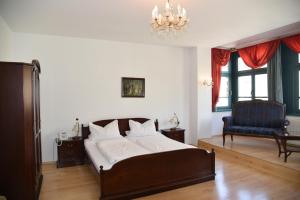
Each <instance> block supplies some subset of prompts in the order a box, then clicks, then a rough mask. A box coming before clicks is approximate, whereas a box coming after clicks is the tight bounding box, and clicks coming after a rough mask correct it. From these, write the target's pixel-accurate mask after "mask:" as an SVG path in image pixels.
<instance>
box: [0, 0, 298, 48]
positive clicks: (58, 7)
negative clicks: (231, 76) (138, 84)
mask: <svg viewBox="0 0 300 200" xmlns="http://www.w3.org/2000/svg"><path fill="white" fill-rule="evenodd" d="M177 2H178V3H180V4H181V5H182V6H183V7H185V8H186V9H187V12H188V17H189V18H190V24H189V26H188V28H187V30H186V32H184V33H182V34H180V35H179V36H177V37H175V38H172V39H162V38H159V37H158V36H157V35H156V34H155V33H152V32H151V29H150V25H149V22H150V19H151V11H152V9H153V7H154V5H156V4H157V5H158V6H163V5H164V3H165V0H106V1H104V0H26V1H20V0H0V16H2V17H3V19H4V20H5V21H6V22H7V24H8V26H9V27H10V28H11V30H12V31H14V32H24V33H37V34H48V35H60V36H71V37H81V38H93V39H103V40H115V41H125V42H138V43H147V44H167V45H179V46H201V45H202V46H208V47H212V46H220V45H223V44H227V47H228V46H234V45H235V43H234V41H238V40H240V39H243V38H248V37H250V36H253V35H256V34H259V33H263V32H267V31H270V30H273V29H277V28H279V27H283V26H286V25H289V24H293V23H296V22H300V11H299V8H300V0H284V1H283V0H177ZM297 28H298V29H299V30H300V27H299V23H298V25H296V29H297ZM277 34H281V33H277Z"/></svg>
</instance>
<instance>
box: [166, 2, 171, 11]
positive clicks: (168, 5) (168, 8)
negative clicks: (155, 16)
mask: <svg viewBox="0 0 300 200" xmlns="http://www.w3.org/2000/svg"><path fill="white" fill-rule="evenodd" d="M169 10H170V4H169V2H166V11H169Z"/></svg>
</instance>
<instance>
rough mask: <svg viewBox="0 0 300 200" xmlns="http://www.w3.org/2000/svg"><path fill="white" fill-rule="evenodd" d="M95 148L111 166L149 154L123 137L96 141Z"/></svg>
mask: <svg viewBox="0 0 300 200" xmlns="http://www.w3.org/2000/svg"><path fill="white" fill-rule="evenodd" d="M96 146H97V148H98V150H99V151H100V152H101V153H102V154H103V156H104V157H105V158H106V159H107V160H108V161H109V162H110V163H111V164H114V163H116V162H119V161H121V160H124V159H126V158H130V157H133V156H138V155H143V154H148V153H151V152H150V151H149V150H147V149H145V148H143V147H141V146H140V145H137V144H135V143H134V142H132V141H130V140H128V139H126V138H123V137H119V138H113V139H104V140H98V141H97V142H96Z"/></svg>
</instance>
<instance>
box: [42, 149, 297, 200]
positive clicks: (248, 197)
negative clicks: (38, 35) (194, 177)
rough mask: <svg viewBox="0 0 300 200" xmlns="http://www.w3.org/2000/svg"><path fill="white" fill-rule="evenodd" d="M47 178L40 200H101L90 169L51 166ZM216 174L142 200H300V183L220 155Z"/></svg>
mask: <svg viewBox="0 0 300 200" xmlns="http://www.w3.org/2000/svg"><path fill="white" fill-rule="evenodd" d="M43 174H44V182H43V185H42V190H41V194H40V200H57V199H59V200H96V199H98V198H99V189H98V183H97V178H96V177H95V176H94V173H93V171H92V169H91V168H90V166H87V165H83V166H77V167H69V168H61V169H57V168H56V166H55V165H54V164H47V165H44V166H43ZM216 174H217V175H216V180H215V181H209V182H205V183H201V184H196V185H193V186H189V187H184V188H180V189H176V190H172V191H168V192H164V193H159V194H156V195H151V196H147V197H143V198H140V199H144V200H154V199H155V200H156V199H170V200H185V199H188V200H193V199H197V200H199V199H205V200H210V199H211V200H215V199H226V200H235V199H237V200H252V199H259V200H268V199H273V200H276V199H300V184H299V183H295V182H290V181H286V180H284V179H281V178H278V177H274V176H270V175H268V174H265V173H263V172H260V171H258V170H257V169H254V168H250V167H247V166H245V165H243V163H241V162H240V161H239V160H236V159H233V158H231V157H228V156H226V155H222V154H219V155H218V154H217V159H216Z"/></svg>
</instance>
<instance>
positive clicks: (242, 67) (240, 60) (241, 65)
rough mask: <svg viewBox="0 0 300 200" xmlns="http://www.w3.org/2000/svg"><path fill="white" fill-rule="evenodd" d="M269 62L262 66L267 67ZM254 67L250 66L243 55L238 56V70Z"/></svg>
mask: <svg viewBox="0 0 300 200" xmlns="http://www.w3.org/2000/svg"><path fill="white" fill-rule="evenodd" d="M267 66H268V65H267V64H265V65H263V66H261V67H260V68H267ZM260 68H258V69H260ZM251 69H252V68H250V67H248V66H247V65H246V64H245V63H244V61H243V59H242V58H241V57H239V58H238V71H245V70H251Z"/></svg>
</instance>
